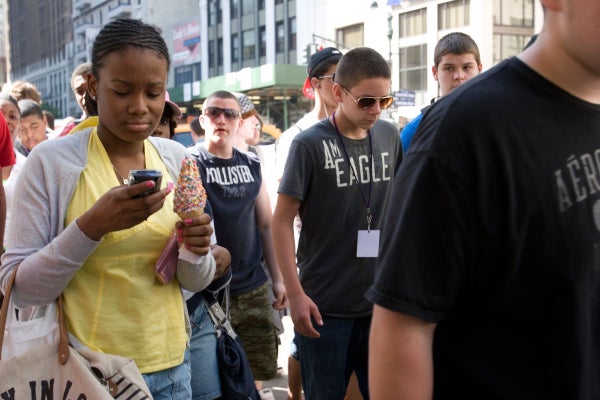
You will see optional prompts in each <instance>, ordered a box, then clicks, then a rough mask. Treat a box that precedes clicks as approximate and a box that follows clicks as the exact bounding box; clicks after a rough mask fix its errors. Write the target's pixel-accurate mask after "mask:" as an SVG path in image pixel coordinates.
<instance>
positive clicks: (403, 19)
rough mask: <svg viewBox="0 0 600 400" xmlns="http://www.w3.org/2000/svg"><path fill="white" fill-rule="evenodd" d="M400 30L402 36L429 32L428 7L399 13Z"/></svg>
mask: <svg viewBox="0 0 600 400" xmlns="http://www.w3.org/2000/svg"><path fill="white" fill-rule="evenodd" d="M398 32H400V37H409V36H417V35H423V34H425V33H427V9H426V8H421V9H418V10H415V11H411V12H406V13H402V14H400V15H398Z"/></svg>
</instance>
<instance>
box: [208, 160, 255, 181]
mask: <svg viewBox="0 0 600 400" xmlns="http://www.w3.org/2000/svg"><path fill="white" fill-rule="evenodd" d="M254 181H255V180H254V177H253V176H252V172H251V171H250V168H248V166H247V165H230V166H225V167H207V168H206V183H218V184H220V185H224V186H227V185H238V184H240V183H252V182H254Z"/></svg>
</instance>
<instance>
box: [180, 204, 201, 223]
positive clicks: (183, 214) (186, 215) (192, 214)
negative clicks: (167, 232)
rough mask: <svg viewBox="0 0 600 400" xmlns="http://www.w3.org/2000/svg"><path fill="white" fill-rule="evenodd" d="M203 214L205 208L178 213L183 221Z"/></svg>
mask: <svg viewBox="0 0 600 400" xmlns="http://www.w3.org/2000/svg"><path fill="white" fill-rule="evenodd" d="M202 214H204V208H202V207H201V208H197V209H195V210H194V211H190V212H178V213H177V215H179V218H181V220H182V221H185V220H186V219H188V218H194V217H199V216H201V215H202Z"/></svg>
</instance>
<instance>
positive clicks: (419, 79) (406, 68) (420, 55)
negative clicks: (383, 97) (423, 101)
mask: <svg viewBox="0 0 600 400" xmlns="http://www.w3.org/2000/svg"><path fill="white" fill-rule="evenodd" d="M427 70H428V68H427V45H426V44H422V45H418V46H411V47H404V48H401V49H400V87H401V88H402V89H408V90H413V91H420V90H427Z"/></svg>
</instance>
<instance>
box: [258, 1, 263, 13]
mask: <svg viewBox="0 0 600 400" xmlns="http://www.w3.org/2000/svg"><path fill="white" fill-rule="evenodd" d="M264 9H265V0H258V11H260V10H264Z"/></svg>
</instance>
